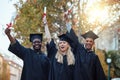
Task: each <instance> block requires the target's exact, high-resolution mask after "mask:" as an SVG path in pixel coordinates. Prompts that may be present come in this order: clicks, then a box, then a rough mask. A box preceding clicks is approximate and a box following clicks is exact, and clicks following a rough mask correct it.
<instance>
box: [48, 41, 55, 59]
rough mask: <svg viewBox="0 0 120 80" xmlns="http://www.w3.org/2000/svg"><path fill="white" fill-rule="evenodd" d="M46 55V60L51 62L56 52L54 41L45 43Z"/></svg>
mask: <svg viewBox="0 0 120 80" xmlns="http://www.w3.org/2000/svg"><path fill="white" fill-rule="evenodd" d="M46 47H47V53H48V55H47V56H48V58H49V59H50V60H51V59H53V58H54V57H55V54H56V52H57V48H56V44H55V43H54V40H53V39H52V40H51V42H50V43H47V45H46Z"/></svg>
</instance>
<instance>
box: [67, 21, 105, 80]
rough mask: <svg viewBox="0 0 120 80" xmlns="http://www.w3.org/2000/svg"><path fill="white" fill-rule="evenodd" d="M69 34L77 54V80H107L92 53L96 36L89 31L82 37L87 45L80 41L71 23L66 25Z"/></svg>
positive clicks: (95, 56)
mask: <svg viewBox="0 0 120 80" xmlns="http://www.w3.org/2000/svg"><path fill="white" fill-rule="evenodd" d="M66 26H67V30H68V32H67V33H66V34H67V35H68V36H69V38H71V39H72V41H73V43H71V45H73V46H72V48H73V49H74V50H73V51H74V53H75V61H76V63H75V71H74V77H75V80H106V77H105V74H104V71H103V68H102V66H101V63H100V60H99V58H98V56H97V55H96V54H95V53H94V51H92V46H93V44H94V40H95V39H96V38H98V36H97V35H96V34H94V33H93V32H92V31H89V32H87V33H85V34H83V35H82V36H83V37H84V38H85V44H84V45H83V44H81V43H79V41H78V37H77V36H76V34H75V32H74V30H73V29H72V27H71V25H70V23H69V22H67V23H66Z"/></svg>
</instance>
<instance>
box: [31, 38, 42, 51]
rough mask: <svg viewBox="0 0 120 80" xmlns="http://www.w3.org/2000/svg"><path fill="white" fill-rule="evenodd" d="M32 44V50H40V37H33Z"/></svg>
mask: <svg viewBox="0 0 120 80" xmlns="http://www.w3.org/2000/svg"><path fill="white" fill-rule="evenodd" d="M32 44H33V49H34V50H36V51H40V50H41V44H42V43H41V40H40V39H38V38H36V39H34V40H33V42H32Z"/></svg>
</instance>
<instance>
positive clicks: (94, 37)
mask: <svg viewBox="0 0 120 80" xmlns="http://www.w3.org/2000/svg"><path fill="white" fill-rule="evenodd" d="M81 36H82V37H83V38H85V39H86V38H92V39H93V40H95V39H97V38H98V36H97V35H96V34H95V33H94V32H93V31H88V32H87V33H85V34H82V35H81Z"/></svg>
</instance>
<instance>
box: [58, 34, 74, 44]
mask: <svg viewBox="0 0 120 80" xmlns="http://www.w3.org/2000/svg"><path fill="white" fill-rule="evenodd" d="M58 38H59V40H60V41H67V42H68V43H71V42H72V40H71V39H70V38H69V37H68V36H67V35H66V34H62V35H59V36H58Z"/></svg>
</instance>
